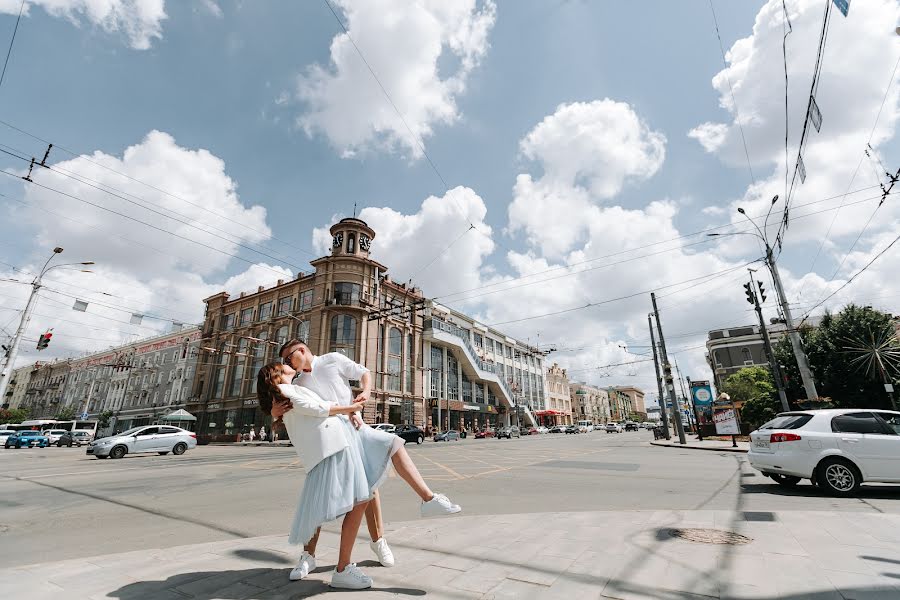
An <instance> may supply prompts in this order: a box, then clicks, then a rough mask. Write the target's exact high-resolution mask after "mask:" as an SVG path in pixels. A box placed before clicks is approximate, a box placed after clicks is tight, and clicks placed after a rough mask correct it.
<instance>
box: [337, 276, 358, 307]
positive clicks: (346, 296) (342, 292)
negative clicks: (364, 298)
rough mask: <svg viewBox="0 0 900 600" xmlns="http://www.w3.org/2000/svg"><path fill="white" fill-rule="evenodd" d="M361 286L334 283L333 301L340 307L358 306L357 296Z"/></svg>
mask: <svg viewBox="0 0 900 600" xmlns="http://www.w3.org/2000/svg"><path fill="white" fill-rule="evenodd" d="M361 291H362V286H361V285H359V284H358V283H346V282H343V283H335V284H334V301H335V302H336V303H337V304H340V305H341V306H351V305H353V306H355V305H357V304H359V294H360V292H361Z"/></svg>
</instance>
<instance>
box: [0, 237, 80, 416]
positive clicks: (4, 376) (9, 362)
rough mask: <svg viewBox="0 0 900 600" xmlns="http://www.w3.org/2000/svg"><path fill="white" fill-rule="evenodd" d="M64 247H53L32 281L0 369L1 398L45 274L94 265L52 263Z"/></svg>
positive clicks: (7, 383) (4, 392)
mask: <svg viewBox="0 0 900 600" xmlns="http://www.w3.org/2000/svg"><path fill="white" fill-rule="evenodd" d="M62 251H63V249H62V248H60V247H59V246H57V247H56V248H54V249H53V254H51V255H50V258H48V259H47V262H45V263H44V266H43V267H41V270H40V272H39V273H38V274H37V275H36V276H35V278H34V281H32V282H31V295H30V296H29V297H28V303H27V304H26V305H25V310H24V311H23V312H22V320H21V321H19V327H18V329H16V335H15V336H13V340H12V343H11V344H10V347H9V353H8V354H7V358H6V364H5V365H4V366H3V370H2V371H0V399H2V398H5V397H6V389H7V388H8V387H9V380H10V379H11V378H12V368H13V366H14V365H15V363H16V358H17V357H18V355H19V344H20V343H21V341H22V337H23V336H24V335H25V329H26V328H27V327H28V323H29V321H31V312H32V311H33V310H34V305H35V303H36V302H37V294H38V291H39V290H40V289H41V280H42V279H43V277H44V275H46V274H47V273H49V272H50V271H52V270H53V269H56V268H59V267H70V266H88V265H93V264H94V263H93V262H92V261H88V262H77V263H66V264H62V265H53V266H52V267H51V266H49V265H50V261H52V260H53V259H54V258H55V257H56V255H57V254H62Z"/></svg>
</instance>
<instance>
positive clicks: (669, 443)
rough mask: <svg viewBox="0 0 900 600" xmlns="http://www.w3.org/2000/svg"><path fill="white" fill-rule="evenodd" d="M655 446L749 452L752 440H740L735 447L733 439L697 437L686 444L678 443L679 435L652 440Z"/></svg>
mask: <svg viewBox="0 0 900 600" xmlns="http://www.w3.org/2000/svg"><path fill="white" fill-rule="evenodd" d="M650 444H651V445H653V446H666V447H674V448H689V449H691V450H713V451H715V452H749V450H750V442H738V443H737V448H735V447H733V446H732V444H731V440H727V441H726V440H703V441H702V442H698V441H697V439H696V438H694V439H692V440H691V439H689V440H687V443H686V444H683V445H682V444H679V443H678V436H674V437H672V439H671V440H655V441H653V442H650Z"/></svg>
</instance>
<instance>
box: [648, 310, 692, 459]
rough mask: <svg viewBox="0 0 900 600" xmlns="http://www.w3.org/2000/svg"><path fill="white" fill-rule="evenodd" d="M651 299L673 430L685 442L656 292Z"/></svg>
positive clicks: (682, 442)
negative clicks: (673, 413)
mask: <svg viewBox="0 0 900 600" xmlns="http://www.w3.org/2000/svg"><path fill="white" fill-rule="evenodd" d="M650 299H651V300H652V301H653V314H655V315H656V329H657V330H658V332H659V352H660V357H661V358H662V363H663V375H664V377H665V379H666V389H668V390H669V398H670V399H671V400H672V409H673V410H674V411H675V430H676V431H677V432H678V442H679V443H680V444H685V443H687V441H686V440H685V439H684V423H682V422H681V407H680V406H678V398H676V397H675V382H674V378H673V377H672V365H671V364H669V355H668V354H667V353H666V338H665V337H664V336H663V330H662V320H661V319H660V318H659V309H657V308H656V293H655V292H650Z"/></svg>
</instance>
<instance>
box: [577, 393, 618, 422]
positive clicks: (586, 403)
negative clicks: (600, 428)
mask: <svg viewBox="0 0 900 600" xmlns="http://www.w3.org/2000/svg"><path fill="white" fill-rule="evenodd" d="M569 391H570V395H571V398H572V413H573V415H572V416H573V419H574V420H576V421H591V422H592V423H593V424H595V425H604V424H606V423H607V422H608V421H609V420H610V415H611V413H610V409H609V392H608V391H606V390H604V389H602V388H598V387H595V386H592V385H588V384H586V383H572V384H570V385H569Z"/></svg>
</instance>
